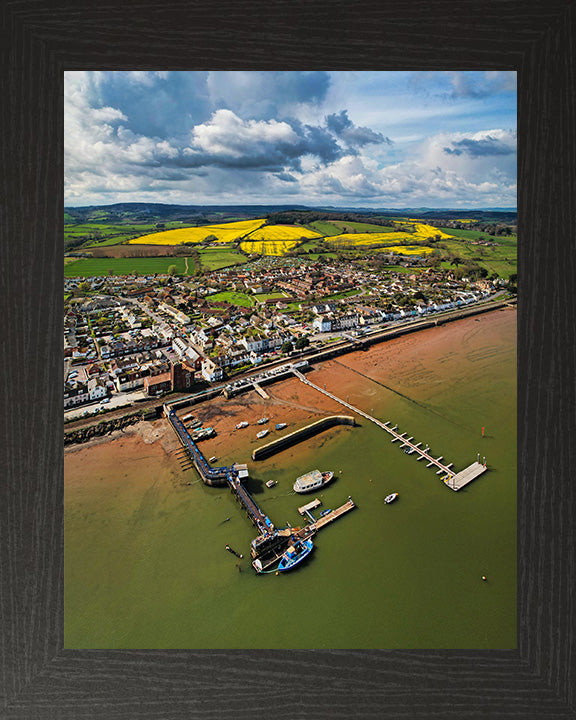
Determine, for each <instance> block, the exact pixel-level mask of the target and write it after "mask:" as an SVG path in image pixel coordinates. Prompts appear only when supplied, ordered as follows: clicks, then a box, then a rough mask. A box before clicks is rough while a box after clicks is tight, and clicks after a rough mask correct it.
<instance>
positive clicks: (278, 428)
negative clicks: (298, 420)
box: [276, 423, 288, 430]
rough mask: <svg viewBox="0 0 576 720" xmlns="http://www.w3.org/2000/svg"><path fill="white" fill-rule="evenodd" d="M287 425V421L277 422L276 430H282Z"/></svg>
mask: <svg viewBox="0 0 576 720" xmlns="http://www.w3.org/2000/svg"><path fill="white" fill-rule="evenodd" d="M287 426H288V423H277V424H276V430H283V429H284V428H285V427H287Z"/></svg>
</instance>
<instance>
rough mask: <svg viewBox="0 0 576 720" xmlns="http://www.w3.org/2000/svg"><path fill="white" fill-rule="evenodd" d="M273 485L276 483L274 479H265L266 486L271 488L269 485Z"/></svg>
mask: <svg viewBox="0 0 576 720" xmlns="http://www.w3.org/2000/svg"><path fill="white" fill-rule="evenodd" d="M274 485H276V480H267V481H266V487H268V488H271V487H274Z"/></svg>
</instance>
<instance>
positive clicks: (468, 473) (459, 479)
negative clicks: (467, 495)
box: [292, 369, 487, 491]
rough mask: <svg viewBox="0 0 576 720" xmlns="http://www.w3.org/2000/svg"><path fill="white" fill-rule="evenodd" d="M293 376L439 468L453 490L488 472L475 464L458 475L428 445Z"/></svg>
mask: <svg viewBox="0 0 576 720" xmlns="http://www.w3.org/2000/svg"><path fill="white" fill-rule="evenodd" d="M292 372H293V374H294V375H295V376H296V377H297V378H298V380H300V381H301V382H303V383H304V384H305V385H308V386H309V387H312V388H314V389H315V390H318V392H321V393H322V394H323V395H326V396H327V397H329V398H331V399H332V400H335V401H336V402H337V403H340V405H344V407H347V408H348V409H349V410H352V412H355V413H356V414H358V415H360V416H361V417H363V418H366V420H370V422H373V423H374V424H375V425H378V427H380V428H382V430H386V432H387V433H389V434H390V435H392V442H393V443H394V442H397V441H400V442H401V444H400V447H401V448H409V451H408V452H409V453H410V454H413V453H416V454H417V455H418V458H417V459H418V460H426V461H427V464H426V467H432V466H435V467H437V468H438V470H437V471H436V474H437V475H442V476H443V477H442V479H443V480H444V482H445V484H446V486H447V487H449V488H450V489H451V490H455V491H457V490H460V488H462V487H464V485H467V484H468V483H469V482H471V481H472V480H474V478H476V477H478V475H481V474H482V473H483V472H485V471H486V470H487V467H486V464H484V465H481V464H480V463H473V464H472V465H470V466H468V467H467V468H466V469H465V470H462V471H461V472H460V473H458V474H456V473H455V471H454V470H452V469H451V468H452V465H453V463H448V464H446V463H444V462H441V461H442V460H443V459H444V458H443V456H442V455H440V456H439V457H437V458H435V457H433V456H432V455H430V453H429V452H428V451H429V450H430V448H429V446H428V445H427V446H426V447H425V448H424V449H422V448H421V447H420V446H421V445H422V443H421V442H419V443H414V442H412V441H413V440H414V438H413V437H406V435H407V433H405V432H404V433H398V432H397V428H398V426H397V425H395V426H394V427H391V424H390V421H388V422H382V421H381V420H378V419H377V418H375V417H373V416H372V415H369V414H368V413H366V412H364V411H363V410H360V409H359V408H357V407H355V406H354V405H351V404H350V403H349V402H346V401H345V400H342V399H341V398H339V397H337V396H336V395H333V394H332V393H329V392H328V391H327V390H324V389H322V388H321V387H319V386H318V385H315V384H314V383H313V382H310V380H308V378H307V377H306V376H305V375H303V374H302V373H301V372H299V371H298V370H296V369H293V370H292Z"/></svg>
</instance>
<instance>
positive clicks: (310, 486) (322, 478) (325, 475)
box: [293, 470, 334, 493]
mask: <svg viewBox="0 0 576 720" xmlns="http://www.w3.org/2000/svg"><path fill="white" fill-rule="evenodd" d="M333 477H334V473H333V472H332V471H331V470H327V471H325V472H320V470H312V471H311V472H308V473H306V474H305V475H300V477H299V478H297V479H296V482H295V483H294V486H293V487H294V491H295V492H297V493H307V492H312V490H318V488H321V487H324V485H326V484H327V483H329V482H330V480H332V478H333Z"/></svg>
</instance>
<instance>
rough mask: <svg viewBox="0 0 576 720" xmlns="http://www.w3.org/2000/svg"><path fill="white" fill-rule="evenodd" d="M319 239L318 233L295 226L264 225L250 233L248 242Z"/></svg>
mask: <svg viewBox="0 0 576 720" xmlns="http://www.w3.org/2000/svg"><path fill="white" fill-rule="evenodd" d="M319 237H322V235H321V234H320V233H317V232H315V231H314V230H308V228H303V227H297V226H295V225H264V226H263V227H260V228H258V229H257V230H254V232H252V233H250V237H249V238H248V240H299V239H300V238H319Z"/></svg>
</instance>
